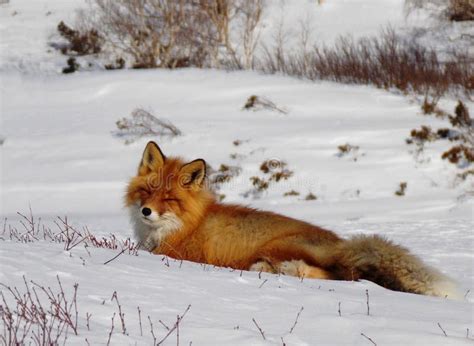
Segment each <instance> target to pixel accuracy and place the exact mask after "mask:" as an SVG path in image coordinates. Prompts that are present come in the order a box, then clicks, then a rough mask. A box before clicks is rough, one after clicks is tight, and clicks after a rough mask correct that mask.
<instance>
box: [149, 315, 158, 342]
mask: <svg viewBox="0 0 474 346" xmlns="http://www.w3.org/2000/svg"><path fill="white" fill-rule="evenodd" d="M148 322H150V333H151V336H152V337H153V345H156V336H155V331H154V328H153V323H152V322H151V318H150V316H148Z"/></svg>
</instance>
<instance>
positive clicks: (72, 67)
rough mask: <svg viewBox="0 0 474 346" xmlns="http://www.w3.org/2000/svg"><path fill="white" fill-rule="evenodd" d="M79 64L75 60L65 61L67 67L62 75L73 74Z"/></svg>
mask: <svg viewBox="0 0 474 346" xmlns="http://www.w3.org/2000/svg"><path fill="white" fill-rule="evenodd" d="M79 67H80V66H79V64H78V63H77V62H76V59H75V58H69V59H67V66H66V67H65V68H63V73H65V74H68V73H74V72H76V71H77V70H78V69H79Z"/></svg>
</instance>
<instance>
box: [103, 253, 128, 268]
mask: <svg viewBox="0 0 474 346" xmlns="http://www.w3.org/2000/svg"><path fill="white" fill-rule="evenodd" d="M124 252H125V249H123V250H122V251H120V252H119V253H118V254H117V255H115V256H114V257H112V258H111V259H109V260H108V261H105V262H104V265H106V264H109V263H110V262H112V261H113V260H114V259H116V258H118V257H119V256H120V255H121V254H123V253H124Z"/></svg>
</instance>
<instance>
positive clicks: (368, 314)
mask: <svg viewBox="0 0 474 346" xmlns="http://www.w3.org/2000/svg"><path fill="white" fill-rule="evenodd" d="M365 296H366V298H367V316H370V305H369V290H365Z"/></svg>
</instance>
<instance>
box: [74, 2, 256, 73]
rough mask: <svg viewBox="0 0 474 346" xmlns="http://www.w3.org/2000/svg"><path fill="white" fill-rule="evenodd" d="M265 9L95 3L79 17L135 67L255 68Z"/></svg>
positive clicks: (108, 48) (245, 4)
mask: <svg viewBox="0 0 474 346" xmlns="http://www.w3.org/2000/svg"><path fill="white" fill-rule="evenodd" d="M262 11H263V0H180V1H176V0H91V8H90V9H89V11H86V12H82V13H81V15H80V16H79V18H78V19H79V22H80V23H81V25H82V26H84V27H85V28H86V27H87V28H93V30H94V31H93V32H94V33H96V34H97V37H100V38H101V39H103V41H104V42H105V45H104V54H105V55H107V57H108V58H110V57H114V56H115V57H116V56H119V57H124V58H125V60H127V61H130V62H131V66H132V67H133V68H157V67H161V68H182V67H190V66H193V67H221V66H227V67H234V68H235V67H236V68H242V67H246V68H250V67H251V66H252V64H253V55H254V51H255V48H256V45H257V43H258V39H259V35H258V33H259V31H258V30H257V26H258V24H259V23H260V18H261V14H262ZM233 21H235V22H238V24H239V25H235V26H232V27H233V28H234V27H235V28H242V30H243V33H242V34H241V35H240V36H241V37H234V36H236V35H235V33H233V35H232V37H231V22H233ZM232 30H233V31H234V29H232ZM68 32H69V31H67V30H66V34H67V33H68ZM91 32H92V31H91ZM237 36H239V35H237ZM110 66H111V67H114V66H115V65H110ZM118 66H121V64H118Z"/></svg>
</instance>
